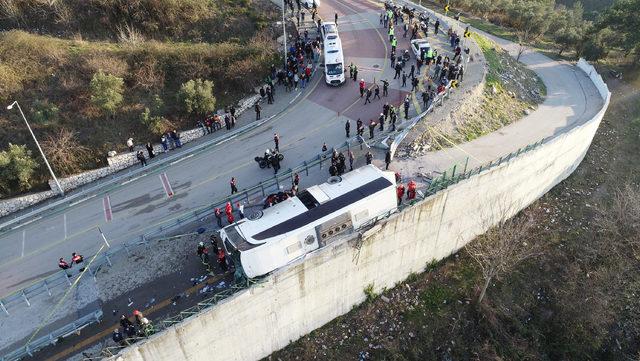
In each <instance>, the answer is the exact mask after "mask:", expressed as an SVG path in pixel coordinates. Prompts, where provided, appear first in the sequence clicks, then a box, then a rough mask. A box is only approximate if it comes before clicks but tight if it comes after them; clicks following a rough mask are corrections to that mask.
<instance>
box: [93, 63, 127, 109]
mask: <svg viewBox="0 0 640 361" xmlns="http://www.w3.org/2000/svg"><path fill="white" fill-rule="evenodd" d="M89 87H90V88H91V102H92V103H93V104H94V105H96V106H97V107H98V108H100V109H101V110H102V111H103V112H104V113H106V114H114V113H115V111H116V109H118V106H120V104H121V103H122V99H123V98H122V93H123V91H124V81H123V80H122V78H119V77H117V76H115V75H110V74H105V73H103V72H102V71H98V72H97V73H95V74H93V78H92V79H91V83H90V84H89Z"/></svg>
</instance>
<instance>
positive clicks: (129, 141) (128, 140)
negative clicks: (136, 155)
mask: <svg viewBox="0 0 640 361" xmlns="http://www.w3.org/2000/svg"><path fill="white" fill-rule="evenodd" d="M127 147H128V148H129V151H130V152H133V138H129V139H127Z"/></svg>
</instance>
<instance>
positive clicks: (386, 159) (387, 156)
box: [384, 150, 391, 170]
mask: <svg viewBox="0 0 640 361" xmlns="http://www.w3.org/2000/svg"><path fill="white" fill-rule="evenodd" d="M384 164H385V168H384V169H385V170H389V164H391V151H390V150H387V153H385V155H384Z"/></svg>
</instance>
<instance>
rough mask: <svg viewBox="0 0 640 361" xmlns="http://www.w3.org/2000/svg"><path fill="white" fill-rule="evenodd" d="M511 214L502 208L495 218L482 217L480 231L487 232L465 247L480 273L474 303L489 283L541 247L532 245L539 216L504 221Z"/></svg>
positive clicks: (533, 213)
mask: <svg viewBox="0 0 640 361" xmlns="http://www.w3.org/2000/svg"><path fill="white" fill-rule="evenodd" d="M511 214H512V212H510V211H509V208H504V209H501V210H500V211H499V214H498V215H497V216H494V217H483V218H484V219H483V220H482V222H483V225H484V226H485V227H484V228H488V231H487V232H486V233H485V234H483V235H482V236H480V237H478V238H477V239H476V240H475V241H473V242H471V243H470V244H469V245H467V247H466V251H467V253H468V254H469V255H470V256H471V258H473V259H474V260H475V261H476V262H477V263H478V265H479V266H480V269H481V270H482V277H483V281H484V283H483V285H482V288H481V291H480V296H479V297H478V301H477V303H478V304H480V303H481V302H482V300H483V299H484V297H485V295H486V292H487V288H488V287H489V285H490V284H491V281H492V280H494V279H495V278H499V277H501V276H502V275H504V274H506V273H508V272H510V271H511V270H513V269H514V268H515V266H516V265H518V264H519V263H521V262H522V261H524V260H527V259H529V258H532V257H536V256H538V255H540V254H542V247H541V245H540V244H539V243H535V242H532V238H533V236H534V234H535V232H533V230H534V227H535V226H536V224H537V223H538V220H539V219H540V216H539V213H538V212H536V211H525V212H524V213H523V214H519V215H516V216H515V217H513V218H508V217H509V216H510V215H511ZM496 217H497V218H496ZM496 220H497V222H496Z"/></svg>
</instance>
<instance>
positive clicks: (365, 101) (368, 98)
mask: <svg viewBox="0 0 640 361" xmlns="http://www.w3.org/2000/svg"><path fill="white" fill-rule="evenodd" d="M364 103H365V104H367V103H371V89H367V96H366V97H365V99H364Z"/></svg>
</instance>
